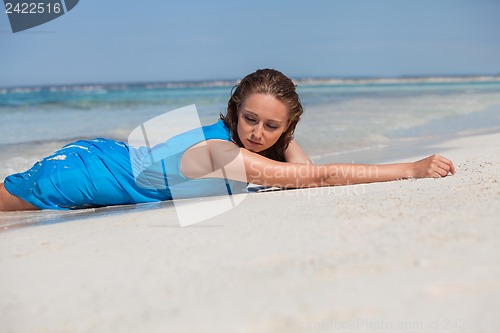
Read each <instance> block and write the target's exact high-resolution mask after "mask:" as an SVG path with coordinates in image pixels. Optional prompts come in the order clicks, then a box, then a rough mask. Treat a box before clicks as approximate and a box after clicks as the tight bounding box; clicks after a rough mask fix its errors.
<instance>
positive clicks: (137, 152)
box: [5, 120, 246, 209]
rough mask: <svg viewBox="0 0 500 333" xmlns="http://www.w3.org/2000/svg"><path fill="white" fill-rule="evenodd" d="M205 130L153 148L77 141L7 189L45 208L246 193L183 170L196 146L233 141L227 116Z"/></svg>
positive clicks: (229, 183) (236, 185)
mask: <svg viewBox="0 0 500 333" xmlns="http://www.w3.org/2000/svg"><path fill="white" fill-rule="evenodd" d="M201 130H202V132H200V128H198V129H194V130H191V131H188V132H184V133H182V134H179V135H176V136H174V137H172V138H170V139H169V140H167V141H166V142H163V143H160V144H158V145H156V146H154V147H153V148H151V149H150V148H147V147H140V148H134V147H131V146H129V145H127V144H126V143H123V142H117V141H114V140H109V139H101V138H97V139H93V140H80V141H76V142H73V143H70V144H68V145H66V146H64V147H62V148H61V149H60V150H58V151H56V152H55V153H53V154H52V155H50V156H48V157H45V158H43V159H42V160H40V161H39V162H37V163H36V164H35V165H34V166H33V167H32V168H31V169H29V170H28V171H26V172H23V173H17V174H13V175H10V176H8V177H7V178H5V188H6V190H7V191H8V192H9V193H11V194H13V195H15V196H17V197H19V198H21V199H23V200H25V201H27V202H29V203H31V204H32V205H34V206H35V207H37V208H40V209H77V208H85V207H99V206H109V205H122V204H135V203H145V202H155V201H162V200H171V199H178V198H190V197H200V196H210V195H228V194H232V193H234V192H236V191H241V190H242V189H243V188H244V187H246V183H240V182H233V181H229V180H225V179H220V178H204V179H190V178H187V177H185V176H184V175H183V174H182V173H181V171H180V161H181V158H182V155H183V154H184V152H185V151H186V150H187V149H188V148H190V147H191V146H193V145H195V144H197V143H199V142H201V141H203V140H211V139H218V140H224V141H231V136H230V132H229V129H228V128H227V127H226V126H225V125H224V123H223V122H222V120H219V121H218V122H217V123H215V124H213V125H210V126H204V127H202V128H201ZM200 133H201V134H200ZM200 135H201V136H200Z"/></svg>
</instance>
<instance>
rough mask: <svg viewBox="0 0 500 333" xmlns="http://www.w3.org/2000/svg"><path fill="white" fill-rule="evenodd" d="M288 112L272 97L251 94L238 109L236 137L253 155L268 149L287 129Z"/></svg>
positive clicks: (283, 105)
mask: <svg viewBox="0 0 500 333" xmlns="http://www.w3.org/2000/svg"><path fill="white" fill-rule="evenodd" d="M288 125H289V120H288V110H287V108H286V106H285V104H283V103H282V102H280V101H279V100H278V99H276V98H275V97H274V96H272V95H268V94H252V95H250V96H248V97H247V98H246V99H245V100H244V101H243V103H242V104H241V106H240V107H239V109H238V137H239V138H240V141H241V143H243V146H244V147H245V148H246V149H248V150H250V151H253V152H255V153H258V152H261V151H264V150H266V149H268V148H270V147H271V146H272V145H274V144H275V143H276V141H278V139H279V138H280V136H281V134H283V132H285V131H286V130H287V129H288Z"/></svg>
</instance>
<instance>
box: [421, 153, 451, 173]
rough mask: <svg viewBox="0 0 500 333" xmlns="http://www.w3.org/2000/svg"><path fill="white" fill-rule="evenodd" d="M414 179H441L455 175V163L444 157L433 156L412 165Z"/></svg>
mask: <svg viewBox="0 0 500 333" xmlns="http://www.w3.org/2000/svg"><path fill="white" fill-rule="evenodd" d="M411 170H412V172H411V177H412V178H440V177H446V176H447V175H448V174H450V173H451V174H452V175H454V174H455V166H454V165H453V163H452V162H451V161H450V160H449V159H447V158H444V157H443V156H440V155H432V156H429V157H427V158H424V159H423V160H420V161H416V162H413V163H412V165H411Z"/></svg>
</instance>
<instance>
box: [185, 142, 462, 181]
mask: <svg viewBox="0 0 500 333" xmlns="http://www.w3.org/2000/svg"><path fill="white" fill-rule="evenodd" d="M206 148H208V151H209V153H207V154H206V155H205V156H208V157H207V159H210V163H204V164H205V165H206V166H207V167H206V168H204V170H205V171H201V172H195V170H194V169H193V168H192V167H191V165H193V164H197V165H198V166H199V165H200V163H191V161H194V160H193V159H191V157H190V156H189V155H190V154H187V156H186V155H185V157H183V162H182V163H181V170H182V172H183V173H184V174H185V175H187V176H188V177H192V178H207V177H221V175H222V174H223V173H221V172H220V170H222V169H224V170H225V173H224V174H225V175H228V176H227V178H229V179H234V180H239V181H244V182H250V183H254V184H258V185H265V186H278V187H283V188H303V187H318V186H332V185H348V184H361V183H373V182H386V181H391V180H397V179H404V178H439V177H445V176H446V175H448V174H449V173H451V174H454V173H455V168H454V166H453V163H452V162H451V161H449V160H447V159H446V158H444V157H441V156H439V155H432V156H429V157H427V158H425V159H422V160H420V161H416V162H412V163H397V164H381V165H369V164H324V165H314V164H308V163H288V162H277V161H274V160H270V159H268V158H266V157H263V156H261V155H259V154H256V153H253V152H251V151H248V150H246V149H244V148H239V147H236V145H234V144H233V143H228V142H223V141H218V140H210V141H209V144H208V147H207V146H205V148H201V147H200V149H206ZM190 151H191V153H195V151H194V150H192V149H190ZM196 155H197V156H201V155H199V153H196ZM184 158H187V159H186V160H184ZM189 160H191V161H189Z"/></svg>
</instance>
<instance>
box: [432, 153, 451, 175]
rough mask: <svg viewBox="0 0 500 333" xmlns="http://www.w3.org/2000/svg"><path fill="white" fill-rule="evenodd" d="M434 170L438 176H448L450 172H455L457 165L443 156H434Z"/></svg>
mask: <svg viewBox="0 0 500 333" xmlns="http://www.w3.org/2000/svg"><path fill="white" fill-rule="evenodd" d="M433 157H434V158H433V162H434V163H433V164H434V172H435V173H436V174H437V175H436V177H446V176H447V175H448V174H449V173H451V174H452V175H454V174H455V166H454V165H453V163H452V162H451V161H450V160H449V159H447V158H444V157H442V156H439V155H434V156H433Z"/></svg>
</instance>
